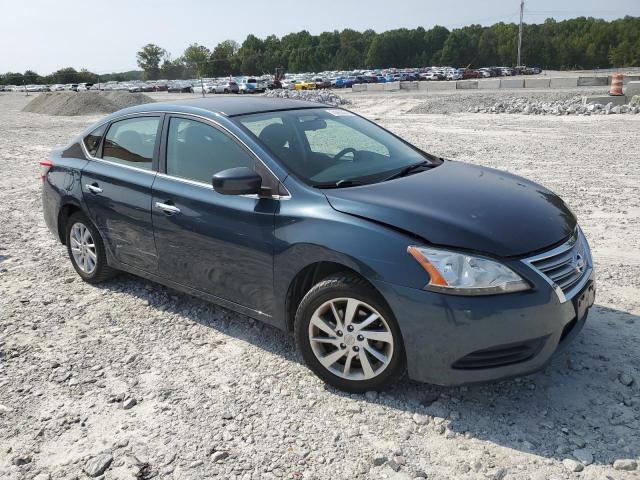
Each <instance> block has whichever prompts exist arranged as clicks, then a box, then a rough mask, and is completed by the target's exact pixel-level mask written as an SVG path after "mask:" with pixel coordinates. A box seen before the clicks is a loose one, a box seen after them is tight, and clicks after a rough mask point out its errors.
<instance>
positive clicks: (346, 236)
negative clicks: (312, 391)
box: [274, 192, 429, 325]
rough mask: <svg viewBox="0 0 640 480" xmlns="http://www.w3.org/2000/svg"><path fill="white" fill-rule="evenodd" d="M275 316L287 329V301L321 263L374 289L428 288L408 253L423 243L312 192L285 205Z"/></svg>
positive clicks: (279, 221) (279, 228) (278, 230)
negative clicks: (304, 274) (299, 280)
mask: <svg viewBox="0 0 640 480" xmlns="http://www.w3.org/2000/svg"><path fill="white" fill-rule="evenodd" d="M296 193H298V192H296ZM274 237H275V238H274V240H275V243H274V293H275V295H274V296H275V299H276V305H275V312H276V314H279V315H278V316H280V315H281V318H282V320H283V325H285V324H286V318H287V311H286V296H287V292H288V291H289V287H290V285H291V283H292V281H293V280H294V278H295V277H296V275H297V274H298V273H299V272H301V271H302V270H303V269H304V268H306V267H308V266H309V265H312V264H314V263H318V262H332V263H337V264H340V265H344V266H345V267H348V268H349V269H351V270H354V271H356V272H358V273H359V274H360V275H362V276H363V277H364V278H366V279H367V280H369V281H370V282H371V283H374V282H376V281H383V282H387V283H392V284H395V285H401V286H406V287H411V288H422V287H423V286H424V285H425V284H426V283H427V282H428V280H429V279H428V276H427V274H426V273H425V271H424V270H423V269H422V268H421V267H420V266H419V265H418V263H417V262H416V261H415V260H413V258H412V257H411V255H409V254H408V253H407V247H408V246H409V245H412V244H415V243H420V242H421V240H420V239H417V238H415V237H414V236H412V235H411V234H409V233H407V232H403V231H399V230H396V229H393V228H390V227H388V226H386V225H383V224H380V223H375V222H371V221H369V220H366V219H363V218H359V217H355V216H352V215H349V214H346V213H341V212H338V211H336V210H334V209H333V208H332V207H331V205H330V204H329V202H328V201H327V200H326V197H325V196H324V195H323V194H322V193H321V192H318V193H315V192H307V194H303V195H300V194H298V195H296V194H294V195H293V198H292V199H291V200H287V201H282V202H281V204H280V208H279V211H278V213H277V214H276V218H275V229H274Z"/></svg>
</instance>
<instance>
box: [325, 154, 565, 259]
mask: <svg viewBox="0 0 640 480" xmlns="http://www.w3.org/2000/svg"><path fill="white" fill-rule="evenodd" d="M324 193H325V194H326V196H327V199H328V200H329V203H330V204H331V206H332V207H333V208H334V209H336V210H338V211H340V212H343V213H348V214H351V215H357V216H359V217H363V218H366V219H370V220H373V221H376V222H380V223H384V224H387V225H389V226H392V227H395V228H398V229H402V230H404V231H408V232H411V233H412V234H414V235H417V236H419V237H421V238H423V239H424V240H426V241H427V242H429V243H432V244H435V245H441V246H447V247H453V248H460V249H468V250H474V251H478V252H484V253H488V254H491V255H495V256H500V257H511V256H520V255H523V254H526V253H530V252H534V251H536V250H542V249H544V248H546V247H549V246H551V245H553V244H556V243H559V242H561V241H562V240H564V239H565V238H566V237H568V236H569V235H570V234H571V233H572V232H573V231H574V229H575V227H576V219H575V217H574V215H573V214H572V213H571V211H570V210H569V208H568V207H567V206H566V205H565V203H564V202H563V201H562V199H561V198H560V197H558V196H557V195H556V194H554V193H553V192H551V191H550V190H547V189H546V188H544V187H542V186H540V185H538V184H536V183H534V182H531V181H529V180H526V179H524V178H521V177H518V176H516V175H512V174H509V173H506V172H502V171H499V170H495V169H491V168H485V167H480V166H475V165H470V164H465V163H461V162H456V161H450V160H446V161H444V162H443V163H442V164H441V165H440V166H438V167H435V168H433V169H430V170H427V171H424V172H422V173H418V174H414V175H410V176H406V177H401V178H398V179H395V180H389V181H387V182H381V183H376V184H371V185H364V186H360V187H351V188H341V189H331V190H324Z"/></svg>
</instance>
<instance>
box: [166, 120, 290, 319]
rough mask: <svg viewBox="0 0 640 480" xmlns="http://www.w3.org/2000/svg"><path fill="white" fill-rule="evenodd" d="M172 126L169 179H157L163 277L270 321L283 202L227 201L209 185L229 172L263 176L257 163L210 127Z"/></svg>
mask: <svg viewBox="0 0 640 480" xmlns="http://www.w3.org/2000/svg"><path fill="white" fill-rule="evenodd" d="M167 120H168V122H166V123H167V125H166V126H165V132H164V133H163V148H162V152H163V153H162V158H163V162H161V163H162V166H161V171H164V172H165V173H164V174H158V177H157V179H156V181H155V183H154V185H153V226H154V234H155V241H156V246H157V248H158V257H159V263H158V265H159V273H160V274H161V275H163V276H164V277H166V278H168V279H171V280H173V281H175V282H178V283H181V284H183V285H186V286H189V287H191V288H195V289H197V290H200V291H202V292H206V293H209V294H211V295H215V296H216V297H219V298H222V299H225V300H228V301H231V302H234V303H236V304H239V305H242V306H244V307H248V308H250V309H252V310H255V311H258V312H262V313H265V314H267V315H268V314H270V313H272V305H273V227H274V215H275V209H276V207H277V205H278V201H277V200H274V199H271V198H258V197H257V196H231V195H221V194H219V193H217V192H215V191H214V190H213V188H212V186H211V177H212V176H213V175H214V174H215V173H218V172H220V171H222V170H226V169H228V168H233V167H249V168H255V169H256V170H257V171H259V173H261V174H262V172H260V169H259V167H258V166H257V164H256V162H259V161H258V160H257V159H256V158H255V157H254V156H253V155H252V154H251V153H250V152H249V151H248V150H247V149H246V148H245V147H244V146H242V145H241V144H240V143H238V142H237V141H236V139H234V138H233V137H232V136H230V135H229V134H228V132H226V131H225V130H223V129H222V128H218V127H217V126H215V125H213V124H211V123H208V122H204V121H200V120H198V119H195V118H193V117H188V116H179V115H173V116H171V117H169V116H168V119H167ZM165 143H166V145H165ZM260 165H261V164H260ZM264 178H265V177H264V174H263V179H264ZM264 184H265V181H264V180H263V185H264Z"/></svg>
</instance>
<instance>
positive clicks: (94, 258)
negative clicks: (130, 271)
mask: <svg viewBox="0 0 640 480" xmlns="http://www.w3.org/2000/svg"><path fill="white" fill-rule="evenodd" d="M82 227H84V228H85V229H86V230H87V231H88V233H89V235H90V237H84V236H82V235H79V234H80V233H81V232H83V230H82ZM80 236H82V237H83V238H82V239H86V240H87V242H86V244H85V245H84V246H83V245H80V247H79V248H80V251H83V248H84V252H86V253H84V255H79V254H78V245H79V242H78V240H77V239H78V238H80ZM82 239H81V240H82ZM65 240H66V244H67V253H68V254H69V260H71V265H73V268H74V269H75V270H76V272H77V273H78V275H80V278H82V279H83V280H84V281H85V282H87V283H92V284H95V283H100V282H104V281H105V280H109V279H110V278H112V277H114V276H115V275H116V274H117V273H118V271H117V270H115V269H114V268H111V267H110V266H109V265H107V256H106V252H105V248H104V243H103V242H102V237H101V236H100V233H99V232H98V229H97V228H96V227H95V226H94V225H93V222H91V220H89V219H88V218H87V216H86V215H85V214H84V213H82V212H76V213H74V214H73V215H71V216H70V217H69V218H68V219H67V224H66V226H65ZM87 245H93V248H91V247H87ZM91 253H93V254H91ZM83 258H86V259H87V263H83V261H82V259H83ZM92 264H93V268H91V267H92Z"/></svg>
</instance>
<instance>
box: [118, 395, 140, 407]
mask: <svg viewBox="0 0 640 480" xmlns="http://www.w3.org/2000/svg"><path fill="white" fill-rule="evenodd" d="M137 403H138V401H137V400H136V399H135V398H132V397H129V398H127V399H126V400H124V401H123V402H122V408H123V409H124V410H129V409H131V408H133V407H135V406H136V405H137Z"/></svg>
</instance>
